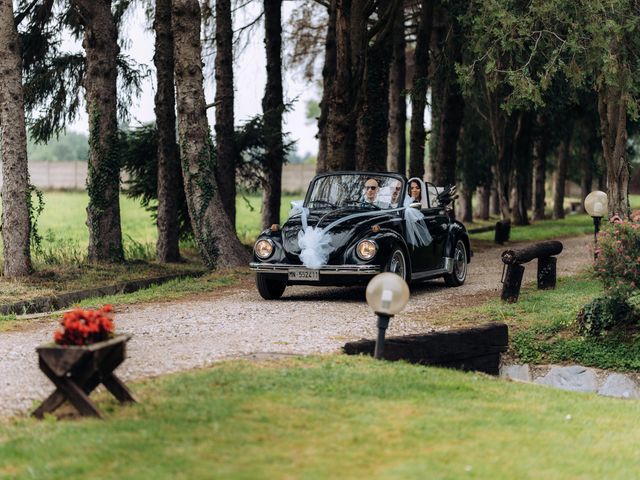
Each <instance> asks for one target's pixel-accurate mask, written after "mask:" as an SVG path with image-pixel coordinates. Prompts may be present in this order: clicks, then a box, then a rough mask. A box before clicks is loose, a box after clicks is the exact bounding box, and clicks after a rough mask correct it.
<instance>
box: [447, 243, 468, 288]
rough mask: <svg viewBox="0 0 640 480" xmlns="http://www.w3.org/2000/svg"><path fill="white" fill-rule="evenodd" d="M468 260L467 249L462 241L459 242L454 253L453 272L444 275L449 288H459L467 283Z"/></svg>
mask: <svg viewBox="0 0 640 480" xmlns="http://www.w3.org/2000/svg"><path fill="white" fill-rule="evenodd" d="M468 258H469V257H468V253H467V247H465V245H464V242H463V241H462V240H458V241H457V242H456V248H455V249H454V251H453V272H451V273H447V274H446V275H444V283H445V284H446V285H447V287H459V286H460V285H462V284H463V283H464V282H465V280H466V279H467V266H468V263H467V260H468Z"/></svg>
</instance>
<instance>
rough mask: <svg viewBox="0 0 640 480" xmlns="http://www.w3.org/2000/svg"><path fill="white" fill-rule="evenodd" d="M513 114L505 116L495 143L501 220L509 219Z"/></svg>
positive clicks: (497, 192)
mask: <svg viewBox="0 0 640 480" xmlns="http://www.w3.org/2000/svg"><path fill="white" fill-rule="evenodd" d="M513 116H514V115H511V116H509V117H506V118H505V119H504V120H503V122H501V123H503V125H502V126H501V127H499V128H500V130H501V131H500V132H499V136H500V139H499V142H498V145H497V149H498V152H497V159H496V170H495V171H496V177H495V178H496V196H497V201H498V208H499V210H500V216H501V217H502V220H509V218H510V217H511V210H510V208H509V193H510V183H511V169H512V168H513V150H514V145H513V143H514V123H515V122H514V119H513V118H512V117H513Z"/></svg>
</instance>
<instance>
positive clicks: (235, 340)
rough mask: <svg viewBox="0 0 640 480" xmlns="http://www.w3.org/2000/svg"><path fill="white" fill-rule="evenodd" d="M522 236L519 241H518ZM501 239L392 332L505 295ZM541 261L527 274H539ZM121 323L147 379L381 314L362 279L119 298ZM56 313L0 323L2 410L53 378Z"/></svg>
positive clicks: (285, 349)
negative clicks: (270, 297) (265, 295)
mask: <svg viewBox="0 0 640 480" xmlns="http://www.w3.org/2000/svg"><path fill="white" fill-rule="evenodd" d="M591 241H592V237H590V236H584V237H577V238H571V239H565V240H563V244H564V251H563V252H562V254H561V255H560V256H559V258H558V273H559V275H572V274H575V273H577V272H579V271H581V270H583V269H584V268H585V267H586V266H587V265H588V264H589V263H590V261H591V258H592V257H591V255H592V254H591V253H590V251H589V245H590V242H591ZM519 246H520V245H519ZM503 250H504V247H491V248H488V249H486V250H484V251H481V252H479V253H476V254H475V256H474V257H473V258H472V261H471V264H470V265H469V275H468V280H467V283H465V285H463V286H462V287H459V288H446V287H444V283H443V282H442V280H438V281H433V282H429V283H425V284H421V285H418V286H414V287H412V292H411V299H410V301H409V304H408V306H407V307H406V308H405V310H404V311H403V312H402V313H401V314H399V315H397V316H396V317H395V318H394V319H393V321H392V322H391V325H390V327H389V330H388V332H387V333H388V335H390V336H393V335H402V334H408V333H423V332H426V331H429V330H432V329H433V327H432V326H430V325H429V321H428V318H429V316H430V315H431V314H436V313H437V312H438V310H441V309H443V308H447V309H449V308H450V307H451V306H467V305H472V304H475V303H479V302H480V301H482V300H484V299H487V298H494V297H498V296H499V295H500V276H501V274H502V262H501V261H500V254H501V253H502V251H503ZM535 276H536V267H535V262H533V264H531V265H530V266H527V268H526V270H525V277H524V281H525V282H532V281H535ZM116 327H117V330H118V331H119V332H126V333H131V334H132V335H133V338H132V340H131V341H130V342H129V351H128V359H127V361H126V362H125V363H124V364H123V365H122V366H121V367H120V368H119V369H118V374H119V375H120V376H121V378H123V379H125V380H127V379H129V380H130V379H140V378H148V377H153V376H157V375H161V374H163V373H168V372H175V371H179V370H187V369H192V368H196V367H202V366H204V365H207V364H210V363H212V362H215V361H216V360H220V359H223V358H233V357H241V356H246V355H260V354H263V353H281V354H310V353H326V352H335V351H337V350H338V349H339V348H340V347H342V345H344V343H345V342H347V341H350V340H358V339H360V338H375V335H376V327H375V318H374V316H373V314H372V313H371V312H370V311H369V308H368V307H367V305H366V303H365V301H364V289H363V288H355V287H352V288H327V287H323V288H314V287H289V288H287V290H286V291H285V295H284V297H283V298H282V299H281V300H278V301H270V302H267V301H264V300H262V299H261V298H260V296H259V295H258V293H257V291H256V290H255V288H254V287H253V286H246V285H245V286H242V287H236V288H229V289H226V290H224V291H223V292H221V293H218V292H215V293H212V294H210V295H203V296H200V297H198V298H196V299H192V300H189V301H178V302H171V303H168V302H165V303H157V304H146V305H137V306H129V307H124V308H118V307H117V305H116ZM56 328H57V321H56V320H47V321H42V320H40V321H28V322H25V323H24V324H23V325H22V326H21V327H20V329H19V330H18V331H11V332H5V333H0V392H1V393H0V415H1V416H7V415H13V414H18V413H22V412H26V411H28V410H29V409H31V408H32V407H33V406H34V402H38V401H40V400H42V399H44V398H45V397H46V395H48V393H50V391H51V390H52V385H51V384H50V383H49V381H48V380H47V379H46V378H45V376H44V375H43V374H42V373H40V371H39V370H38V366H37V358H36V354H35V347H36V346H37V345H39V344H41V343H44V342H48V341H51V339H52V335H53V331H54V330H55V329H56Z"/></svg>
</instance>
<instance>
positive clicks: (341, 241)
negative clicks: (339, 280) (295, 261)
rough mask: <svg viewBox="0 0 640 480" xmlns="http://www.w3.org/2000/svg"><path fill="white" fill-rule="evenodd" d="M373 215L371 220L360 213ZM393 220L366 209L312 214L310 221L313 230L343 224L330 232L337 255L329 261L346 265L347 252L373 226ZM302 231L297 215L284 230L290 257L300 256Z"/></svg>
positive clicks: (332, 256)
mask: <svg viewBox="0 0 640 480" xmlns="http://www.w3.org/2000/svg"><path fill="white" fill-rule="evenodd" d="M364 212H367V213H371V215H367V216H358V215H357V214H360V213H364ZM388 218H389V214H388V213H385V212H382V211H380V212H374V213H372V212H370V211H367V210H362V209H348V210H336V211H334V212H328V213H327V212H326V211H310V212H309V215H308V217H307V225H308V226H310V227H320V228H326V227H327V226H329V225H330V224H331V223H333V222H334V221H337V220H340V222H339V223H338V224H337V225H335V226H333V227H331V229H330V230H329V231H328V232H327V233H328V234H329V236H330V238H331V245H332V247H333V251H332V253H331V255H330V257H329V263H335V262H336V261H337V262H338V263H342V262H341V261H340V260H338V259H341V258H342V254H343V253H344V250H345V249H346V248H347V247H348V246H349V245H351V244H352V243H353V241H354V240H356V239H357V238H361V237H362V236H363V235H364V232H365V231H367V230H369V231H370V228H371V226H372V225H375V224H377V223H380V222H381V221H383V220H386V219H388ZM301 230H302V217H301V215H294V216H293V217H291V218H289V219H288V220H287V221H286V222H285V224H284V225H283V226H282V242H283V247H284V249H285V250H286V251H287V252H288V253H292V254H295V255H299V254H300V247H299V245H298V233H299V232H300V231H301Z"/></svg>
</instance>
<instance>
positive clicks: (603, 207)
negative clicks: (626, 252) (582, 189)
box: [584, 190, 609, 260]
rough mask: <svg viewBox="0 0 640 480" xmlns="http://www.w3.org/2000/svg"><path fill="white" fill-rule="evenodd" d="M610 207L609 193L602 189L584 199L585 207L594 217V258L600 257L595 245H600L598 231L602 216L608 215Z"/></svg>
mask: <svg viewBox="0 0 640 480" xmlns="http://www.w3.org/2000/svg"><path fill="white" fill-rule="evenodd" d="M608 207H609V202H608V200H607V194H606V193H604V192H601V191H600V190H596V191H594V192H591V193H590V194H589V195H587V197H586V198H585V199H584V209H585V210H586V211H587V213H588V214H589V215H591V218H593V243H594V252H593V259H594V260H595V259H596V258H597V257H598V254H597V253H596V250H595V247H597V245H598V232H599V231H600V222H601V221H602V217H604V216H605V215H607V211H608Z"/></svg>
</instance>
